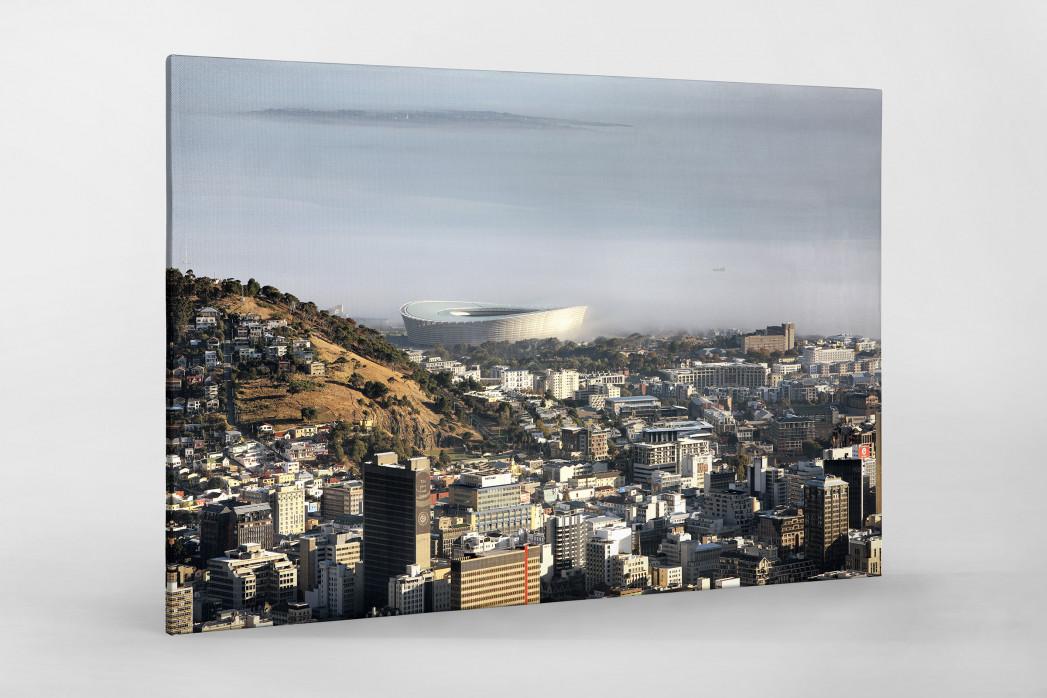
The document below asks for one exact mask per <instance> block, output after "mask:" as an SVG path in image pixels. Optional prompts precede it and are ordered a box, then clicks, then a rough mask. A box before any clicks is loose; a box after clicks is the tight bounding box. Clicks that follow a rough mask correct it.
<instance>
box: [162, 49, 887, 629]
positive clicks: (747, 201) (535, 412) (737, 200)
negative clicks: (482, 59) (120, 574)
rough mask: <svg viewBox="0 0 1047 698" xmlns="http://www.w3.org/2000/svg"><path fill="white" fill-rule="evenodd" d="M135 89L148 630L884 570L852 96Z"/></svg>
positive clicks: (835, 92)
mask: <svg viewBox="0 0 1047 698" xmlns="http://www.w3.org/2000/svg"><path fill="white" fill-rule="evenodd" d="M167 69H168V75H167V80H168V111H169V123H168V165H169V174H168V176H169V210H168V231H167V235H168V244H167V263H166V267H167V268H166V304H167V305H166V320H167V343H166V352H165V357H166V367H165V368H166V393H165V403H166V404H165V413H166V452H165V477H166V482H165V485H166V486H165V511H166V527H165V559H166V566H165V594H166V617H165V623H166V625H165V627H166V631H167V632H168V633H169V634H189V633H197V632H212V631H218V630H233V629H246V628H257V627H268V626H275V625H297V624H308V623H316V622H326V621H331V620H343V619H345V620H347V619H365V618H376V617H385V616H398V615H407V614H417V613H432V612H439V611H456V610H474V609H483V608H492V607H502V606H516V605H530V604H547V603H559V602H566V601H593V602H597V601H598V602H601V603H605V604H608V603H609V604H614V603H617V601H615V600H616V599H618V598H620V597H625V596H642V595H653V594H666V593H680V592H691V591H719V590H721V589H730V588H735V587H750V586H764V585H771V584H786V583H813V582H829V581H839V580H856V579H863V578H871V577H877V576H880V575H881V574H882V573H883V568H882V552H883V547H882V512H883V507H882V498H883V488H882V459H881V450H882V449H881V438H882V433H881V421H882V420H881V415H882V394H881V387H882V359H881V356H882V354H881V352H882V343H881V334H880V152H881V148H880V138H881V94H880V92H879V91H877V90H867V89H854V88H832V87H801V86H783V85H759V84H744V83H713V82H697V81H684V80H659V79H647V78H625V77H596V76H580V75H552V74H530V73H507V72H487V71H463V70H437V69H419V68H396V67H375V66H359V65H335V64H318V63H291V62H278V61H257V60H238V59H216V58H197V57H188V56H171V57H170V58H169V59H168V66H167ZM157 572H158V573H159V570H157ZM158 576H159V574H158ZM818 588H821V587H818ZM746 593H748V592H746ZM752 593H758V592H752ZM690 598H693V599H694V602H695V603H715V602H716V601H715V598H713V599H709V598H706V597H705V596H699V597H690ZM641 606H642V604H641ZM597 608H600V607H599V606H597Z"/></svg>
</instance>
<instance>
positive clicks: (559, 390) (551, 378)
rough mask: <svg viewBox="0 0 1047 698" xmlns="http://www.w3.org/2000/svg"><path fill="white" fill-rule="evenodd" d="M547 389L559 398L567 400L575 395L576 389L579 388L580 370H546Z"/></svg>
mask: <svg viewBox="0 0 1047 698" xmlns="http://www.w3.org/2000/svg"><path fill="white" fill-rule="evenodd" d="M545 380H546V388H545V389H546V390H547V391H548V392H550V393H552V396H553V397H554V398H556V399H557V400H567V399H570V398H572V397H574V391H575V390H578V381H579V375H578V371H574V370H572V369H565V370H563V371H546V372H545Z"/></svg>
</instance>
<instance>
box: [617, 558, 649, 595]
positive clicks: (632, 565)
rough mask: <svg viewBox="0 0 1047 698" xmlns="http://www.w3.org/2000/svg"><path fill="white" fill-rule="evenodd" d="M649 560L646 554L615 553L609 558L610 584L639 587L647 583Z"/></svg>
mask: <svg viewBox="0 0 1047 698" xmlns="http://www.w3.org/2000/svg"><path fill="white" fill-rule="evenodd" d="M650 578H651V569H650V561H649V559H648V557H647V556H646V555H632V554H629V555H615V556H613V557H612V558H611V586H612V587H633V588H641V587H645V586H648V585H649V580H650Z"/></svg>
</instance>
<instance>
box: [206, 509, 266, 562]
mask: <svg viewBox="0 0 1047 698" xmlns="http://www.w3.org/2000/svg"><path fill="white" fill-rule="evenodd" d="M273 538H274V536H273V512H272V509H271V508H270V506H269V505H268V504H258V503H255V504H249V503H247V502H238V501H233V502H230V503H228V504H208V505H207V506H205V507H204V508H203V509H202V510H201V511H200V557H201V558H202V559H203V560H204V562H206V561H207V560H210V559H211V558H214V557H221V556H223V555H225V551H227V550H232V549H233V548H236V547H238V546H241V545H247V544H249V543H254V544H257V545H259V546H260V547H261V548H262V549H263V550H268V549H269V548H272V547H273V542H274V541H273Z"/></svg>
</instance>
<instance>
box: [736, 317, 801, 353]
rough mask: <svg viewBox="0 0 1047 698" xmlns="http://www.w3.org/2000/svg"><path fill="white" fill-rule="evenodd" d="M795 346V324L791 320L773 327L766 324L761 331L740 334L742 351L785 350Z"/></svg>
mask: <svg viewBox="0 0 1047 698" xmlns="http://www.w3.org/2000/svg"><path fill="white" fill-rule="evenodd" d="M794 347H796V326H795V325H794V324H793V323H791V322H786V323H782V324H781V325H779V326H777V327H774V326H768V327H767V329H766V330H764V331H763V332H755V333H753V334H747V335H742V351H760V350H764V349H766V350H767V351H779V352H786V351H788V350H790V349H793V348H794Z"/></svg>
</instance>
